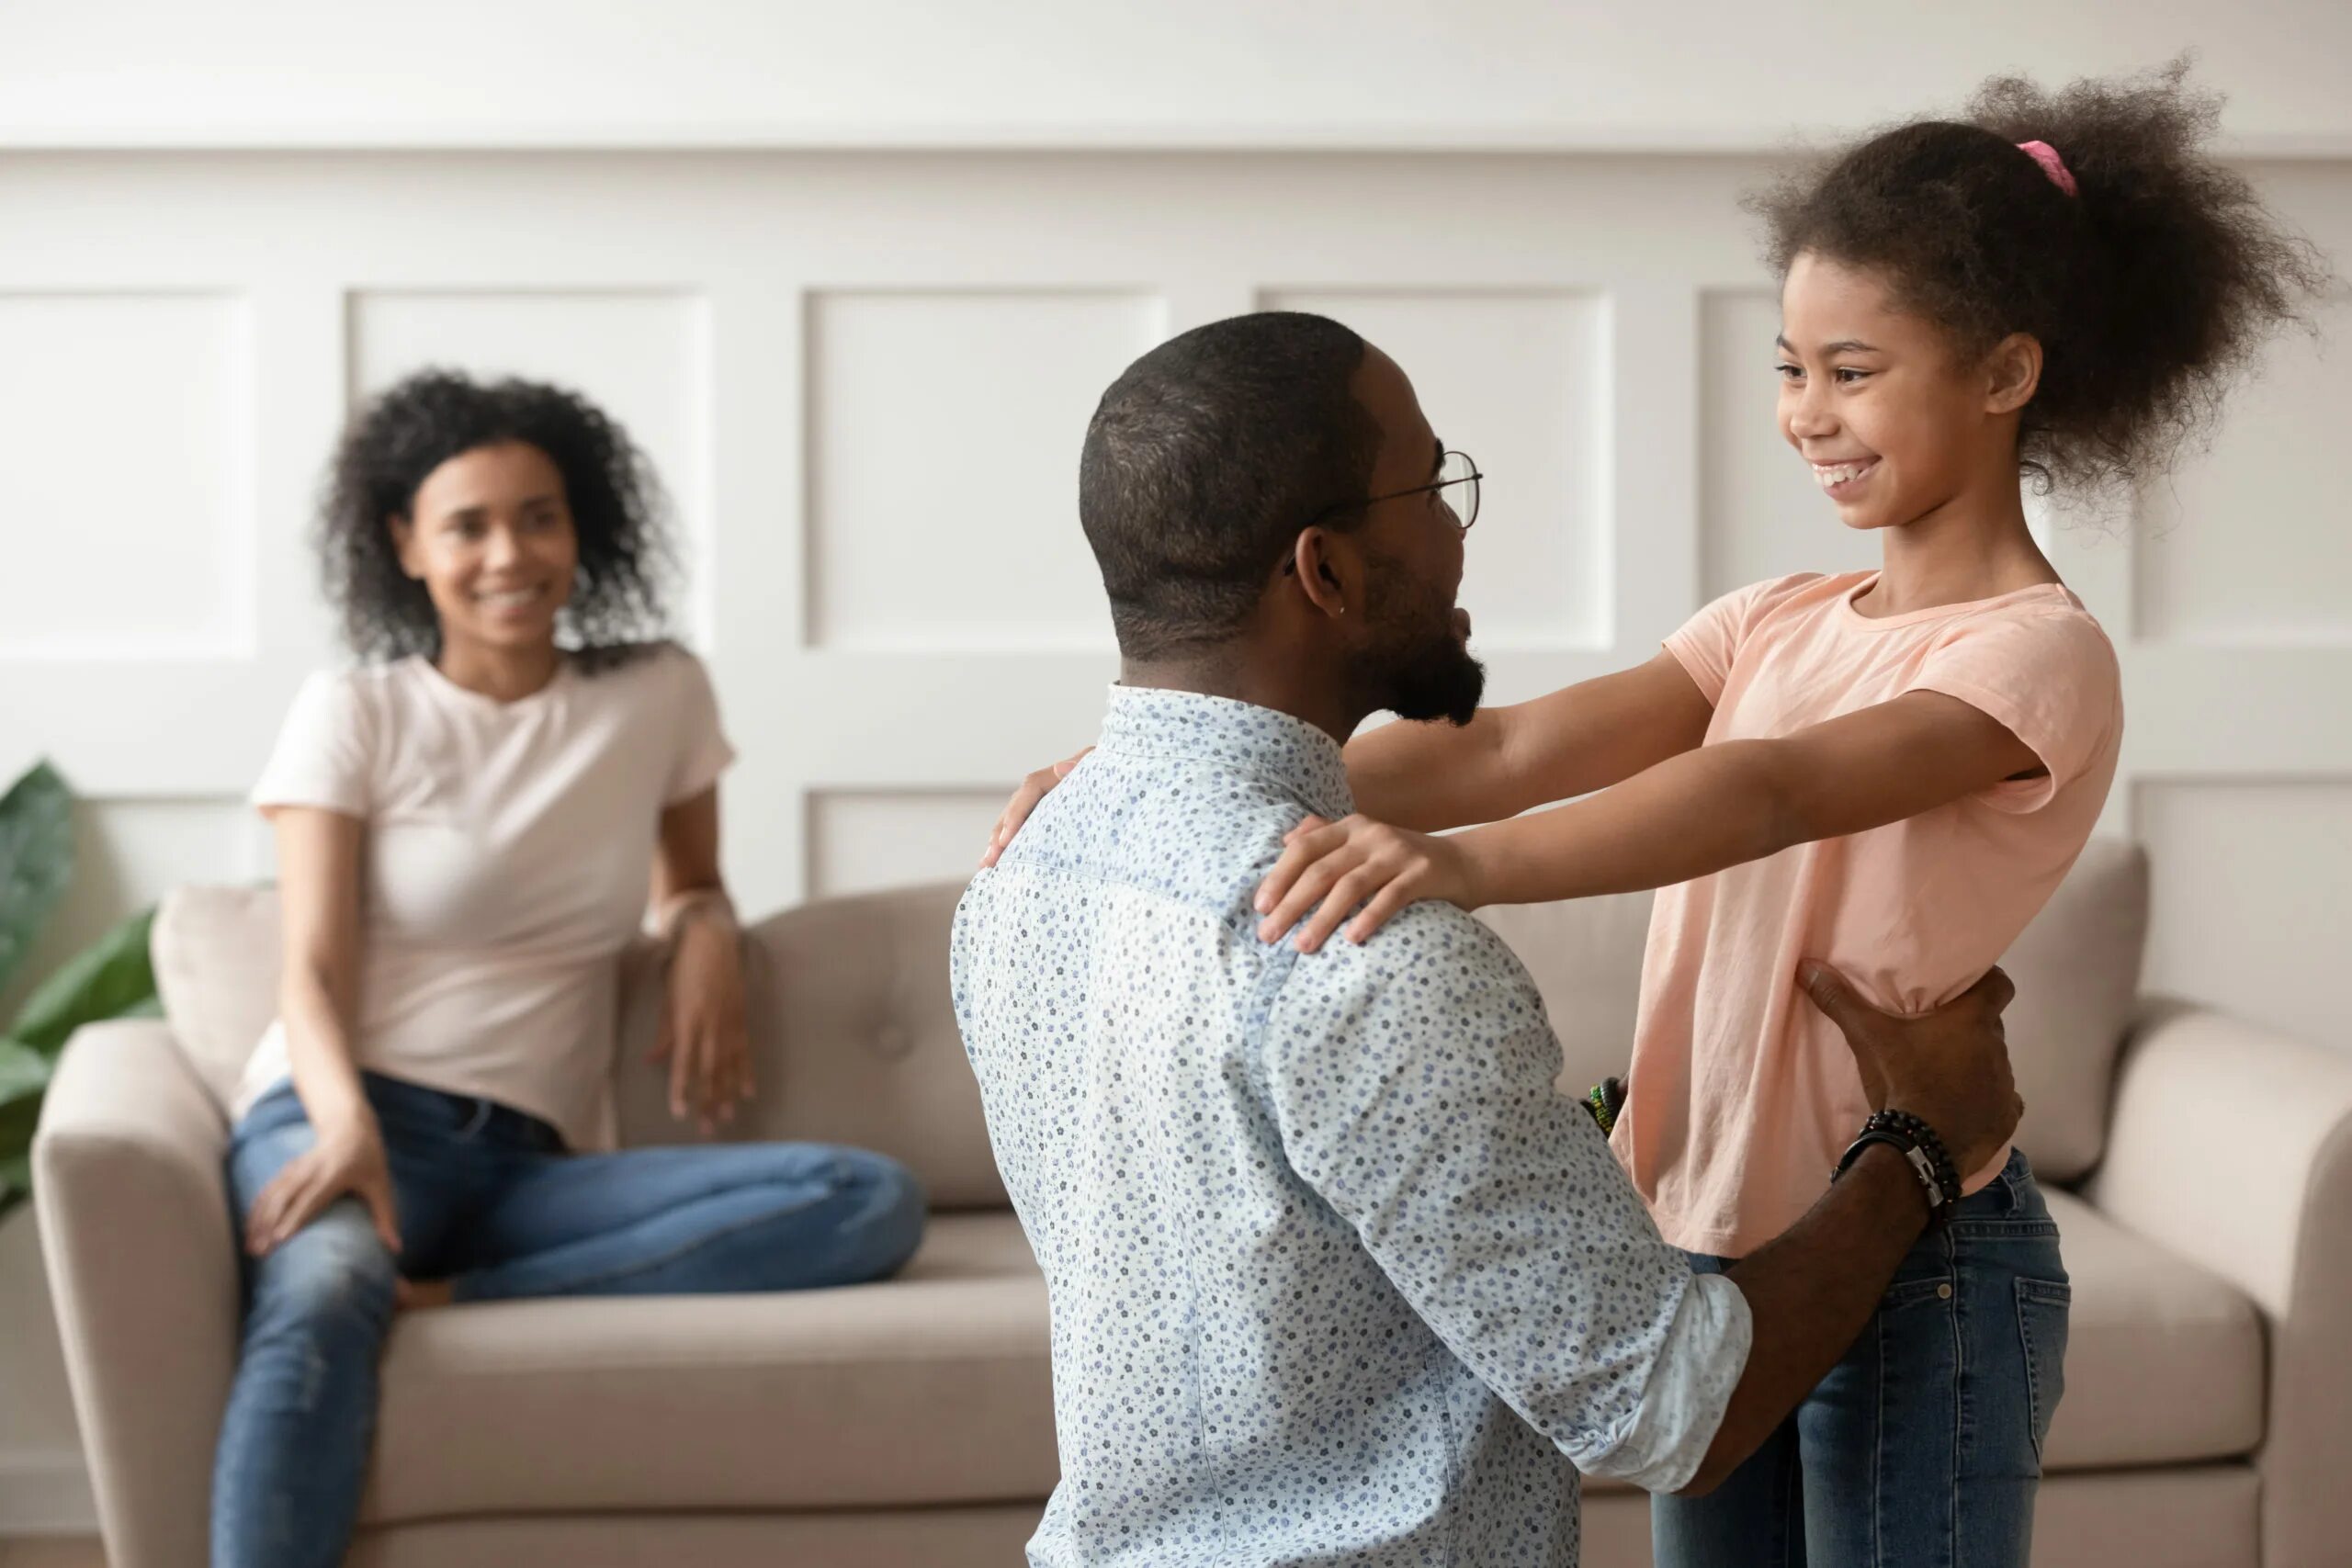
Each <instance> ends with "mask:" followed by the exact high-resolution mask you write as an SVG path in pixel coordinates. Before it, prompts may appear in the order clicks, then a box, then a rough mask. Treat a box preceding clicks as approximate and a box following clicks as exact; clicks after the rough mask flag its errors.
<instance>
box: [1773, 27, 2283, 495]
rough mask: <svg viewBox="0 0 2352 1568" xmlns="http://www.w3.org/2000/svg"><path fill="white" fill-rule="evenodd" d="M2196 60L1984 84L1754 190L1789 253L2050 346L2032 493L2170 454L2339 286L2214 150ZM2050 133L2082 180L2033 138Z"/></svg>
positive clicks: (2021, 459) (2029, 458) (1979, 336)
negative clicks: (2051, 161) (2080, 76)
mask: <svg viewBox="0 0 2352 1568" xmlns="http://www.w3.org/2000/svg"><path fill="white" fill-rule="evenodd" d="M2187 74H2188V61H2187V59H2185V58H2184V59H2181V60H2177V61H2175V62H2172V63H2171V64H2170V65H2168V66H2166V67H2165V68H2164V69H2162V70H2160V71H2156V72H2154V73H2149V74H2147V75H2143V76H2137V77H2128V78H2122V79H2118V80H2112V81H2078V82H2075V83H2073V84H2071V85H2068V86H2066V87H2065V88H2064V89H2063V90H2061V91H2057V92H2046V91H2044V90H2043V89H2041V87H2038V86H2036V85H2034V84H2033V83H2031V82H2030V81H2027V80H2025V79H2023V78H2022V77H2015V76H2004V77H1999V78H1996V79H1995V80H1993V81H1991V82H1988V83H1986V84H1985V86H1984V87H1983V88H1981V89H1980V90H1979V91H1978V93H1977V95H1976V96H1975V98H1974V99H1973V101H1972V102H1971V103H1970V105H1969V107H1968V109H1967V111H1966V116H1965V118H1963V119H1962V120H1956V121H1955V120H1932V119H1931V120H1919V121H1915V122H1913V123H1911V124H1907V125H1902V126H1897V127H1895V128H1894V129H1893V130H1885V131H1882V132H1879V133H1878V134H1875V135H1873V136H1871V137H1870V138H1868V139H1867V140H1865V141H1861V142H1860V143H1859V144H1857V145H1855V146H1852V147H1850V148H1848V149H1846V150H1844V151H1842V152H1838V153H1836V154H1834V155H1833V156H1831V157H1830V158H1829V159H1828V160H1827V161H1826V163H1824V164H1821V165H1819V166H1817V167H1815V168H1813V169H1810V170H1807V171H1804V172H1802V173H1799V174H1796V175H1792V176H1790V177H1789V178H1787V179H1786V180H1784V181H1783V182H1782V183H1781V184H1780V185H1779V186H1776V187H1774V188H1773V189H1771V190H1770V191H1767V192H1765V193H1763V194H1761V195H1759V196H1757V197H1752V198H1751V199H1750V202H1749V205H1750V207H1751V208H1752V209H1754V210H1756V211H1757V212H1758V213H1759V214H1760V215H1761V216H1762V217H1763V219H1764V220H1765V223H1766V226H1767V230H1768V246H1767V251H1768V254H1769V256H1770V261H1771V264H1772V266H1773V268H1774V270H1775V271H1776V272H1777V273H1778V274H1780V275H1781V276H1784V277H1785V276H1787V273H1788V269H1789V267H1790V265H1791V264H1792V263H1793V262H1794V261H1795V260H1796V258H1797V257H1798V256H1799V255H1800V254H1805V253H1808V252H1810V253H1812V254H1817V255H1820V256H1824V257H1826V258H1828V259H1831V260H1835V261H1838V262H1842V263H1846V264H1848V265H1855V266H1861V267H1867V268H1869V269H1871V270H1873V271H1875V272H1878V273H1880V274H1881V275H1882V276H1884V277H1885V278H1887V279H1888V280H1889V282H1890V285H1891V287H1892V288H1893V289H1894V295H1895V299H1896V300H1897V301H1898V302H1899V303H1900V304H1901V305H1902V307H1903V308H1905V309H1906V310H1915V311H1917V312H1918V313H1919V314H1921V315H1923V316H1925V317H1927V318H1928V320H1930V321H1935V322H1936V323H1937V324H1939V326H1941V327H1942V328H1944V329H1945V331H1947V332H1948V333H1951V337H1952V339H1953V341H1954V343H1955V344H1956V345H1957V347H1958V348H1959V350H1960V351H1961V352H1962V354H1964V355H1973V354H1981V353H1983V352H1985V350H1988V349H1990V348H1991V347H1992V346H1993V345H1994V344H1996V343H1998V342H2000V341H2001V339H2003V338H2004V337H2007V335H2008V334H2009V333H2018V332H2022V333H2031V334H2032V335H2033V336H2034V337H2035V338H2037V339H2039V340H2040V341H2041V346H2042V355H2043V365H2042V372H2041V386H2040V389H2038V390H2037V391H2036V392H2035V394H2034V397H2033V400H2032V401H2031V402H2030V403H2029V404H2027V405H2026V408H2025V411H2024V413H2023V415H2022V416H2021V418H2020V422H2019V424H2018V468H2019V469H2020V470H2021V472H2022V473H2023V474H2025V475H2027V476H2030V478H2031V479H2033V480H2034V482H2035V486H2036V488H2037V490H2039V491H2042V492H2044V493H2047V492H2048V491H2050V490H2051V489H2052V487H2053V486H2056V487H2063V488H2064V490H2065V491H2069V492H2074V493H2076V494H2093V493H2098V492H2101V491H2106V490H2108V488H2109V487H2110V486H2114V485H2118V484H2129V483H2131V482H2133V481H2137V480H2141V479H2146V478H2149V477H2151V476H2153V475H2156V474H2160V473H2162V472H2164V471H2165V470H2166V469H2167V468H2169V467H2170V465H2171V464H2172V462H2173V460H2174V458H2175V457H2176V456H2177V454H2178V453H2179V452H2180V450H2181V449H2182V448H2183V447H2184V446H2186V445H2188V442H2189V441H2190V440H2191V439H2192V438H2196V437H2199V436H2201V435H2203V434H2205V433H2206V432H2207V431H2209V430H2210V428H2211V417H2212V415H2213V413H2214V412H2215V411H2216V409H2217V408H2218V406H2219V404H2220V402H2221V400H2222V395H2223V394H2224V393H2225V392H2226V391H2227V390H2228V389H2229V387H2230V386H2231V384H2232V382H2233V380H2234V379H2235V378H2236V377H2237V376H2238V374H2239V372H2241V371H2242V370H2244V369H2245V368H2246V367H2247V366H2248V364H2249V363H2250V361H2251V360H2252V359H2253V357H2254V355H2255V354H2256V351H2257V350H2258V349H2259V348H2260V346H2261V345H2262V344H2263V342H2264V340H2265V339H2266V338H2267V337H2268V336H2269V335H2270V333H2271V332H2272V331H2273V330H2274V329H2275V328H2277V327H2278V326H2279V325H2280V324H2281V323H2283V322H2287V321H2307V318H2305V317H2304V315H2303V313H2302V312H2303V310H2304V307H2305V306H2306V304H2307V302H2308V301H2309V300H2310V299H2311V298H2312V296H2314V295H2315V294H2317V293H2318V292H2320V291H2321V290H2322V289H2323V288H2325V287H2326V285H2327V284H2328V282H2329V279H2330V273H2329V269H2328V267H2327V265H2326V264H2325V262H2324V258H2323V257H2322V256H2321V255H2320V254H2319V253H2318V252H2317V251H2316V250H2315V249H2314V248H2313V247H2312V244H2311V243H2310V242H2308V241H2307V240H2305V239H2303V238H2302V237H2301V236H2300V235H2299V234H2297V233H2295V232H2294V231H2291V230H2290V229H2288V228H2287V227H2285V226H2284V225H2282V224H2281V223H2280V222H2279V221H2278V220H2277V219H2276V218H2275V217H2273V216H2272V215H2271V214H2270V213H2269V212H2268V211H2267V210H2266V209H2264V208H2263V206H2262V204H2261V201H2260V200H2259V198H2258V197H2256V193H2255V190H2254V187H2253V186H2251V185H2250V184H2248V183H2247V181H2246V179H2245V177H2244V176H2243V175H2239V174H2237V173H2235V172H2234V171H2233V170H2230V169H2227V168H2224V167H2223V166H2222V164H2218V163H2216V162H2214V161H2213V159H2212V158H2211V156H2210V155H2208V154H2207V152H2205V151H2204V148H2203V143H2204V142H2205V141H2207V140H2208V139H2210V138H2211V135H2212V133H2213V130H2214V129H2215V127H2216V126H2217V124H2218V123H2219V119H2220V114H2221V100H2220V98H2219V97H2218V96H2214V95H2211V94H2208V93H2202V92H2198V91H2195V90H2192V89H2191V88H2190V87H2189V86H2188V82H2187ZM2023 141H2044V142H2047V143H2049V144H2050V145H2051V146H2052V147H2053V148H2055V149H2056V150H2057V152H2058V155H2059V156H2060V157H2061V158H2062V159H2064V163H2065V166H2066V168H2067V170H2068V171H2069V172H2070V173H2071V174H2072V175H2074V178H2075V187H2076V191H2077V193H2078V194H2077V195H2075V196H2069V195H2067V194H2066V193H2065V192H2064V190H2062V189H2061V188H2060V187H2059V186H2057V185H2056V184H2055V183H2054V182H2053V181H2052V178H2051V177H2050V176H2049V175H2047V174H2045V173H2044V172H2043V170H2042V167H2041V164H2039V163H2038V162H2036V161H2035V160H2034V159H2033V158H2032V157H2030V156H2029V155H2028V154H2027V153H2025V152H2021V151H2019V149H2018V143H2019V142H2023Z"/></svg>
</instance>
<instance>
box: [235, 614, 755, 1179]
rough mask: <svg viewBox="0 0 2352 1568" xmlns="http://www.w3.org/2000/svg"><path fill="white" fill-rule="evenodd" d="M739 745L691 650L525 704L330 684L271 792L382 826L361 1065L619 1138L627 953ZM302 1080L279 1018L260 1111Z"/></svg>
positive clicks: (603, 1139) (324, 685)
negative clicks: (689, 823) (697, 801)
mask: <svg viewBox="0 0 2352 1568" xmlns="http://www.w3.org/2000/svg"><path fill="white" fill-rule="evenodd" d="M734 755H735V753H734V750H733V749H732V748H731V747H730V746H729V744H728V743H727V738H726V736H725V734H724V733H723V732H722V731H721V730H720V728H719V723H718V701H717V699H716V697H715V696H714V695H713V694H712V692H711V686H710V677H709V675H708V674H707V672H706V671H704V669H703V666H702V661H701V660H698V659H696V658H695V656H694V655H693V654H691V653H688V652H686V651H685V650H684V649H681V648H678V647H676V646H674V645H672V644H666V643H665V644H662V645H659V646H658V647H655V648H652V649H649V650H647V651H645V652H643V653H641V654H640V655H639V656H638V657H636V658H633V659H630V660H628V661H626V662H624V663H621V664H618V665H616V666H614V667H610V668H607V669H605V670H602V671H596V672H594V673H585V672H582V671H580V670H579V669H578V668H576V667H575V665H574V664H573V663H572V662H571V661H570V660H566V661H565V662H564V663H563V664H562V665H561V666H560V667H559V668H558V670H557V672H556V675H555V677H554V679H553V680H551V681H549V682H548V684H547V685H546V686H544V687H542V688H541V689H540V690H538V691H537V692H535V693H533V694H531V695H529V696H527V697H524V698H522V699H521V700H519V701H516V702H511V703H502V702H500V701H498V700H497V699H495V698H492V697H487V696H484V695H482V694H481V693H478V692H471V691H468V690H467V689H465V688H464V687H462V686H459V685H458V684H456V683H455V682H451V681H450V680H449V679H448V677H447V676H445V675H443V674H442V673H441V672H440V671H438V670H436V669H435V668H434V667H433V665H432V664H431V663H430V662H429V661H428V660H424V659H422V658H411V659H405V660H401V661H400V662H398V663H396V664H390V665H384V666H379V667H376V668H371V669H364V670H356V671H347V672H345V673H340V674H320V675H314V676H312V677H311V679H310V681H309V682H307V683H306V684H305V685H304V686H303V688H302V690H301V693H300V695H299V696H297V697H296V698H295V701H294V707H293V710H292V711H291V712H290V713H288V715H287V718H286V727H285V729H284V730H283V731H282V732H281V733H280V735H279V736H278V740H277V750H275V751H274V752H272V753H271V755H270V759H269V764H268V766H267V767H266V768H265V769H264V770H263V771H262V776H261V782H260V784H257V785H256V786H254V792H253V797H252V798H253V801H254V805H256V806H259V807H264V808H267V807H277V806H307V807H323V808H324V809H326V810H329V811H337V812H341V813H343V814H344V815H345V816H349V817H356V818H359V819H360V820H361V821H362V822H364V823H365V824H366V825H367V831H366V834H365V836H364V840H363V847H362V850H361V852H360V867H361V870H360V893H359V897H360V924H359V931H360V940H359V972H358V987H357V996H356V1002H355V1007H354V1017H353V1019H352V1021H351V1026H350V1028H351V1033H350V1043H351V1048H352V1053H353V1055H354V1056H355V1058H356V1061H357V1064H358V1065H359V1066H361V1067H363V1068H366V1069H368V1071H371V1072H378V1073H382V1074H384V1075H386V1076H388V1077H397V1078H403V1079H406V1080H408V1081H409V1082H411V1083H417V1084H423V1085H424V1086H426V1087H428V1088H431V1089H442V1090H445V1091H447V1092H448V1093H451V1094H461V1095H469V1096H481V1097H482V1098H484V1099H487V1100H496V1101H499V1102H500V1103H502V1104H504V1105H510V1106H513V1107H515V1109H516V1110H519V1111H528V1112H530V1113H531V1114H532V1115H534V1116H537V1117H539V1118H541V1119H542V1120H544V1121H546V1122H551V1123H552V1124H553V1125H554V1126H555V1127H556V1129H557V1130H558V1131H559V1132H560V1133H561V1134H563V1136H564V1140H565V1142H566V1143H568V1144H569V1145H571V1147H573V1148H575V1149H596V1148H606V1147H610V1146H611V1143H612V1126H611V1100H610V1097H609V1094H608V1090H607V1085H608V1082H609V1077H610V1073H611V1068H612V1053H613V1025H614V1013H615V1010H616V1003H617V981H618V973H619V968H618V964H617V963H616V959H617V957H618V955H619V953H620V952H621V949H622V948H623V947H624V946H626V945H627V943H628V941H629V939H630V938H631V936H633V935H634V934H635V933H636V932H637V931H638V930H639V927H640V926H641V924H642V922H643V919H644V916H645V908H646V899H647V895H648V891H649V888H650V882H651V877H652V872H653V856H654V850H655V845H656V842H657V840H658V837H659V832H660V822H661V817H662V812H663V810H665V809H666V808H667V807H672V806H675V805H678V804H680V803H682V802H684V801H687V800H691V799H693V798H694V797H695V795H700V794H702V793H703V792H704V791H705V790H707V789H708V788H710V787H711V785H712V784H714V783H716V782H717V780H718V775H719V774H720V773H721V772H723V771H724V770H725V769H726V767H727V765H728V763H729V762H730V761H733V760H734ZM287 1074H288V1064H287V1055H286V1035H285V1030H284V1027H283V1025H282V1024H279V1023H273V1024H271V1025H270V1027H269V1031H268V1032H267V1033H266V1034H265V1035H264V1036H263V1037H262V1041H261V1043H260V1044H259V1045H258V1046H257V1047H256V1048H255V1050H254V1055H253V1059H252V1061H251V1062H250V1063H249V1064H248V1065H247V1066H246V1070H245V1076H244V1082H243V1089H242V1090H241V1092H240V1094H239V1096H238V1104H237V1110H238V1112H239V1114H241V1115H242V1114H243V1111H245V1109H246V1108H247V1107H249V1106H250V1105H251V1104H252V1103H253V1102H254V1100H258V1099H259V1098H261V1096H262V1095H263V1094H264V1093H266V1092H267V1091H268V1090H269V1089H271V1088H272V1087H274V1086H275V1085H277V1083H279V1082H281V1081H283V1080H284V1079H285V1077H287Z"/></svg>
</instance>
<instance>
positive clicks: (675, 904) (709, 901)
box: [653, 887, 741, 944]
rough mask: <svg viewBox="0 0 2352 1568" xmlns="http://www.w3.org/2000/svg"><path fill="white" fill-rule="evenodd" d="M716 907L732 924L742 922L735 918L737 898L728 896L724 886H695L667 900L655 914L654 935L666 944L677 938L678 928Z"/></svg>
mask: <svg viewBox="0 0 2352 1568" xmlns="http://www.w3.org/2000/svg"><path fill="white" fill-rule="evenodd" d="M706 909H715V910H717V911H718V912H719V913H721V914H723V915H725V916H726V917H727V923H728V924H729V925H730V926H732V925H738V924H740V923H741V922H740V921H738V920H737V919H735V900H734V899H732V898H730V897H728V896H727V889H725V888H724V887H694V888H689V889H687V890H686V891H685V892H684V893H680V894H677V895H675V896H673V897H671V898H669V899H668V900H667V901H665V902H664V903H663V904H662V908H661V911H660V913H658V914H657V915H655V916H654V919H653V931H654V935H655V936H656V937H657V938H658V939H659V940H660V941H661V942H663V943H664V944H667V943H668V942H670V941H672V940H673V938H675V937H676V936H677V934H678V928H679V927H680V926H681V925H682V924H684V922H685V921H686V920H688V919H692V918H693V917H694V916H695V915H696V914H698V913H700V912H702V911H704V910H706Z"/></svg>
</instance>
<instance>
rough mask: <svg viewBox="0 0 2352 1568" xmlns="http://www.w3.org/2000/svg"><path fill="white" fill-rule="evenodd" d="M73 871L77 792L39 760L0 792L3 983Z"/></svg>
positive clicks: (0, 985)
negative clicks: (22, 775)
mask: <svg viewBox="0 0 2352 1568" xmlns="http://www.w3.org/2000/svg"><path fill="white" fill-rule="evenodd" d="M73 875H74V795H73V792H72V791H71V790H68V789H67V788H66V787H65V781H64V780H63V779H62V778H60V777H59V776H58V773H57V770H56V769H55V768H52V767H51V766H50V765H49V764H48V763H47V762H38V763H35V764H34V765H33V768H32V771H31V772H29V773H27V774H25V776H24V777H23V778H20V779H18V780H17V782H16V783H15V784H12V785H10V786H9V789H8V793H7V794H6V795H0V989H5V988H6V986H7V984H8V977H9V976H11V975H12V974H14V973H15V972H16V969H17V964H21V963H23V962H24V958H25V953H26V952H27V950H28V949H29V948H30V947H31V946H32V944H33V939H34V938H35V937H37V936H39V935H40V928H41V926H42V925H43V924H44V923H45V922H46V921H47V920H48V919H49V913H50V911H51V909H53V908H56V907H57V900H58V898H59V897H60V896H62V894H63V893H64V891H65V884H66V883H67V882H68V881H70V880H72V878H73Z"/></svg>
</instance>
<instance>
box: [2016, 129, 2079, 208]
mask: <svg viewBox="0 0 2352 1568" xmlns="http://www.w3.org/2000/svg"><path fill="white" fill-rule="evenodd" d="M2018 152H2022V153H2024V154H2025V155H2026V156H2027V157H2029V158H2030V159H2032V160H2033V161H2034V162H2035V163H2037V164H2041V172H2042V173H2043V174H2045V175H2049V176H2050V183H2051V184H2052V185H2053V186H2057V187H2058V188H2059V189H2060V190H2063V191H2064V192H2065V193H2066V194H2067V195H2068V196H2073V195H2074V194H2075V175H2074V173H2073V171H2072V170H2070V169H2068V168H2067V167H2066V160H2065V159H2064V158H2061V157H2060V156H2058V149H2056V148H2055V147H2052V145H2050V143H2049V142H2047V141H2020V142H2018Z"/></svg>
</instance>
